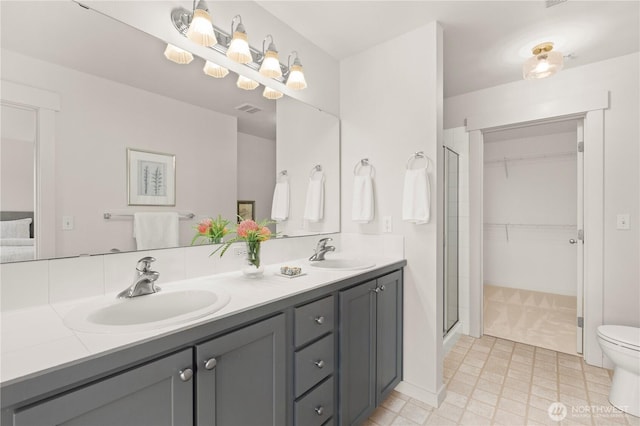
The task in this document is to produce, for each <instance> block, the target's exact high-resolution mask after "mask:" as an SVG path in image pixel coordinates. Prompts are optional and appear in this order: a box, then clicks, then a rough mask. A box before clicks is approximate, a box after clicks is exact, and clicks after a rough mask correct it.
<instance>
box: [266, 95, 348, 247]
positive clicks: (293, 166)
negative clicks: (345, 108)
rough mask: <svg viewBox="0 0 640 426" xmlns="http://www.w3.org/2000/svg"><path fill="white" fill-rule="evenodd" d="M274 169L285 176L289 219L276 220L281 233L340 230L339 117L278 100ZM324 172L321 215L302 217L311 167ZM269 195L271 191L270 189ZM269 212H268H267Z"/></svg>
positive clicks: (293, 233) (292, 233)
mask: <svg viewBox="0 0 640 426" xmlns="http://www.w3.org/2000/svg"><path fill="white" fill-rule="evenodd" d="M276 119H277V124H276V135H277V137H276V139H277V146H278V150H277V161H276V164H277V172H278V173H279V172H281V171H283V170H286V171H287V176H288V177H289V188H290V189H289V192H290V199H289V219H288V220H286V221H283V222H281V223H278V225H277V229H278V232H280V233H281V234H283V235H300V234H309V233H325V232H337V231H338V230H339V229H340V216H339V215H338V214H336V213H335V212H339V211H340V162H339V161H336V158H340V120H338V118H337V117H335V116H333V115H330V114H327V113H325V112H323V111H319V110H318V109H317V108H314V107H312V106H309V105H305V104H300V102H297V101H295V100H292V99H291V98H287V97H284V98H282V99H279V100H278V107H277V118H276ZM315 165H320V166H321V167H322V171H323V173H324V179H325V180H324V214H323V219H322V220H321V221H319V222H309V221H306V220H303V217H304V209H305V202H306V196H307V186H308V182H309V176H310V173H311V170H312V168H313V167H314V166H315ZM271 195H273V191H271ZM269 213H271V212H269Z"/></svg>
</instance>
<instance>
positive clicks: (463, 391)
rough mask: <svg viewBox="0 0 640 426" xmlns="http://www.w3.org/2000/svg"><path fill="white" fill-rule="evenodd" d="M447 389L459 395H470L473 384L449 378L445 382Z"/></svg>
mask: <svg viewBox="0 0 640 426" xmlns="http://www.w3.org/2000/svg"><path fill="white" fill-rule="evenodd" d="M447 389H448V390H450V391H453V392H455V393H459V394H460V395H464V396H471V393H472V392H473V385H468V384H466V383H462V382H459V381H457V380H451V381H450V382H449V383H448V384H447Z"/></svg>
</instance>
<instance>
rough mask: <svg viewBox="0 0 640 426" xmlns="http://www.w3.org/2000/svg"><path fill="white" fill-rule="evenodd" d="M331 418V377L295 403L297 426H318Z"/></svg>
mask: <svg viewBox="0 0 640 426" xmlns="http://www.w3.org/2000/svg"><path fill="white" fill-rule="evenodd" d="M331 416H333V377H331V378H329V379H328V380H327V381H326V382H324V383H322V384H321V385H320V386H318V387H317V388H315V389H314V390H313V391H312V392H311V393H309V395H307V396H305V397H304V398H302V399H300V400H299V401H297V402H296V406H295V413H294V421H295V424H296V425H297V426H320V425H322V424H323V423H325V422H326V421H327V420H329V418H330V417H331Z"/></svg>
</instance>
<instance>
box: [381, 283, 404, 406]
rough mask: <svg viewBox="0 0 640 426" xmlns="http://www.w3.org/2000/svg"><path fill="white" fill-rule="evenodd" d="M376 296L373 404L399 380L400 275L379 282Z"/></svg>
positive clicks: (400, 367)
mask: <svg viewBox="0 0 640 426" xmlns="http://www.w3.org/2000/svg"><path fill="white" fill-rule="evenodd" d="M378 289H379V291H378V293H377V295H376V299H377V300H376V302H377V312H376V314H377V315H376V344H377V348H376V383H377V384H376V402H377V404H378V405H380V404H381V403H382V401H384V400H385V399H386V397H387V395H389V393H391V391H392V390H393V389H394V388H395V387H396V385H397V384H398V383H400V380H401V379H402V274H401V273H400V272H399V271H398V272H394V273H392V274H389V275H385V276H384V277H381V278H379V279H378Z"/></svg>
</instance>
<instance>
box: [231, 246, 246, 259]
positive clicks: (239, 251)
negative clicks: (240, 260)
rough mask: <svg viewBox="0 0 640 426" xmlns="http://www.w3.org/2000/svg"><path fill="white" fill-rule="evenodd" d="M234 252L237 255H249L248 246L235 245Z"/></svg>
mask: <svg viewBox="0 0 640 426" xmlns="http://www.w3.org/2000/svg"><path fill="white" fill-rule="evenodd" d="M233 254H234V255H235V256H237V257H244V256H246V255H247V248H246V247H234V248H233Z"/></svg>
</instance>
